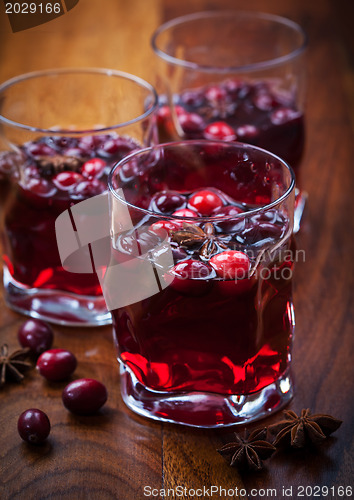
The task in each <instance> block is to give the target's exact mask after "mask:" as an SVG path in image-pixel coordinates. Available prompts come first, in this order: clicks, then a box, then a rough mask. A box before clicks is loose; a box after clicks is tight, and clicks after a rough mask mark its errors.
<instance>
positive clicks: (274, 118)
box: [270, 108, 301, 125]
mask: <svg viewBox="0 0 354 500" xmlns="http://www.w3.org/2000/svg"><path fill="white" fill-rule="evenodd" d="M300 116H301V115H300V113H299V112H298V111H295V110H294V109H291V108H280V109H277V110H276V111H274V112H273V113H272V114H271V115H270V121H271V122H272V123H273V125H283V124H284V123H286V122H290V121H292V120H296V119H297V118H299V117H300Z"/></svg>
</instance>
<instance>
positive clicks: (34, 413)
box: [17, 408, 50, 444]
mask: <svg viewBox="0 0 354 500" xmlns="http://www.w3.org/2000/svg"><path fill="white" fill-rule="evenodd" d="M17 430H18V433H19V435H20V436H21V438H22V439H23V440H24V441H26V442H27V443H30V444H41V443H43V442H44V441H45V440H46V439H47V437H48V436H49V433H50V422H49V418H48V417H47V415H46V414H45V413H44V412H43V411H42V410H38V409H37V408H30V409H28V410H25V411H24V412H23V413H21V415H20V416H19V418H18V422H17Z"/></svg>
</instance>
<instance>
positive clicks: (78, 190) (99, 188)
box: [72, 179, 106, 198]
mask: <svg viewBox="0 0 354 500" xmlns="http://www.w3.org/2000/svg"><path fill="white" fill-rule="evenodd" d="M104 191H106V185H105V184H104V183H103V182H101V181H99V180H98V179H91V180H83V181H81V182H79V183H78V184H76V186H75V187H74V189H73V191H72V195H73V197H76V196H77V197H80V198H91V196H97V195H99V194H102V193H103V192H104Z"/></svg>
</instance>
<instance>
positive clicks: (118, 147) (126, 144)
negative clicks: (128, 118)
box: [100, 137, 137, 156]
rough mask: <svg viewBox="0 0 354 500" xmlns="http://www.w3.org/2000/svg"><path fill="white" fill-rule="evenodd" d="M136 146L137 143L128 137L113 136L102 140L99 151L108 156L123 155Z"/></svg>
mask: <svg viewBox="0 0 354 500" xmlns="http://www.w3.org/2000/svg"><path fill="white" fill-rule="evenodd" d="M136 147H137V145H136V144H135V143H133V141H131V140H130V139H125V138H124V137H114V138H111V139H108V140H107V141H106V142H104V143H103V144H102V145H101V147H100V151H101V152H102V153H104V154H106V155H108V156H111V155H118V154H120V155H121V156H124V155H126V154H127V153H130V151H133V149H136Z"/></svg>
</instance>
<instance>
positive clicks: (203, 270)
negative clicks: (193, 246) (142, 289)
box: [164, 259, 215, 295]
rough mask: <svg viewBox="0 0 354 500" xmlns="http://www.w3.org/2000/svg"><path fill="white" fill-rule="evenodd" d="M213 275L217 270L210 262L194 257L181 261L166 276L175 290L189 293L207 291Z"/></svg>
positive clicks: (195, 293)
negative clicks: (194, 258)
mask: <svg viewBox="0 0 354 500" xmlns="http://www.w3.org/2000/svg"><path fill="white" fill-rule="evenodd" d="M213 277H215V272H214V270H213V269H212V268H211V267H210V266H209V265H208V264H206V263H204V262H201V261H200V260H193V259H188V260H184V261H182V262H179V263H178V264H176V265H175V266H174V267H173V268H172V269H171V270H170V271H169V272H168V273H166V274H165V276H164V278H165V280H166V281H167V283H169V284H170V286H171V287H172V288H173V289H174V290H176V291H178V292H181V293H186V294H188V295H201V294H203V293H206V292H207V291H208V289H209V287H210V285H211V281H210V280H211V279H212V278H213Z"/></svg>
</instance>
